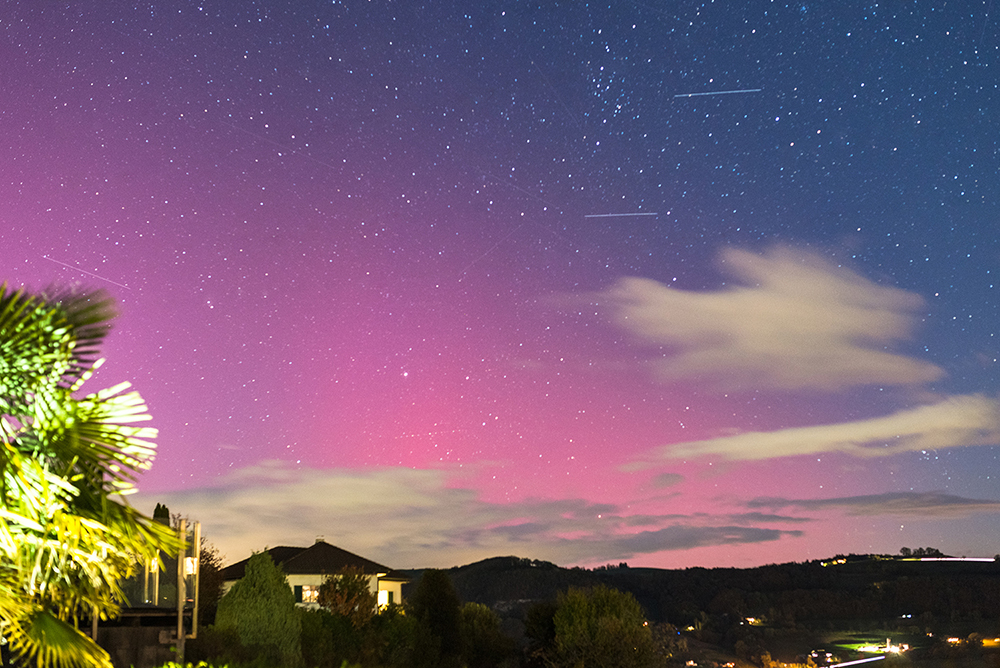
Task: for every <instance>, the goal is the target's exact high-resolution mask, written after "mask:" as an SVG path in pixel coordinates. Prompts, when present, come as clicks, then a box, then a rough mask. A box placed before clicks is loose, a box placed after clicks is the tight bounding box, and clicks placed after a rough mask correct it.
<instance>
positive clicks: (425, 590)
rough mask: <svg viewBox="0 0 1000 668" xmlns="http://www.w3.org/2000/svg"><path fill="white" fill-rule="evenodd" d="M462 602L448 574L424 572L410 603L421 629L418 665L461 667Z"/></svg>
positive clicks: (432, 570) (439, 571)
mask: <svg viewBox="0 0 1000 668" xmlns="http://www.w3.org/2000/svg"><path fill="white" fill-rule="evenodd" d="M459 606H460V602H459V600H458V594H456V593H455V587H454V586H453V585H452V583H451V578H449V577H448V574H447V573H445V572H444V571H441V570H437V569H435V568H429V569H427V570H426V571H424V574H423V576H421V578H420V581H419V582H418V583H417V586H416V588H415V589H414V590H413V594H412V595H411V596H410V600H409V601H408V603H407V609H408V612H409V614H411V615H413V616H414V617H415V618H416V620H417V624H418V625H419V627H420V633H419V635H418V636H417V646H416V647H415V648H414V665H417V666H442V667H447V666H457V665H458V664H459V663H460V662H461V657H462V629H461V613H460V611H459Z"/></svg>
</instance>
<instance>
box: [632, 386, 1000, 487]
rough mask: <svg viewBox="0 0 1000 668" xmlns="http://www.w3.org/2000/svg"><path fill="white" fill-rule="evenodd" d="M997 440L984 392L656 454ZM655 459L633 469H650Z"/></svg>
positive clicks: (905, 447)
mask: <svg viewBox="0 0 1000 668" xmlns="http://www.w3.org/2000/svg"><path fill="white" fill-rule="evenodd" d="M996 443H1000V404H998V402H997V401H996V400H994V399H988V398H986V397H983V396H981V395H964V396H957V397H951V398H948V399H946V400H944V401H940V402H938V403H936V404H930V405H927V406H919V407H917V408H911V409H907V410H901V411H898V412H896V413H893V414H892V415H887V416H884V417H878V418H872V419H869V420H858V421H854V422H842V423H839V424H828V425H819V426H813V427H795V428H791V429H781V430H778V431H752V432H747V433H744V434H737V435H734V436H723V437H720V438H712V439H707V440H703V441H689V442H686V443H674V444H672V445H667V446H662V447H660V448H657V449H656V450H655V451H654V456H653V457H652V458H650V459H652V460H657V461H662V460H667V459H678V458H693V457H701V456H714V457H721V458H722V459H730V460H754V459H770V458H774V457H791V456H794V455H812V454H818V453H823V452H843V453H847V454H850V455H854V456H857V457H886V456H889V455H895V454H898V453H900V452H908V451H913V450H937V449H944V448H957V447H963V446H972V445H992V444H996ZM649 463H651V462H649V461H647V462H646V463H645V464H643V463H639V464H633V465H629V466H627V468H630V469H637V468H644V467H645V466H646V465H648V464H649Z"/></svg>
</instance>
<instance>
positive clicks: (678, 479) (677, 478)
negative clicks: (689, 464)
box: [651, 473, 684, 489]
mask: <svg viewBox="0 0 1000 668" xmlns="http://www.w3.org/2000/svg"><path fill="white" fill-rule="evenodd" d="M651 482H652V484H653V487H658V488H661V489H662V488H665V487H673V486H674V485H679V484H681V483H682V482H684V476H682V475H681V474H680V473H661V474H659V475H658V476H655V477H654V478H653V479H652V481H651Z"/></svg>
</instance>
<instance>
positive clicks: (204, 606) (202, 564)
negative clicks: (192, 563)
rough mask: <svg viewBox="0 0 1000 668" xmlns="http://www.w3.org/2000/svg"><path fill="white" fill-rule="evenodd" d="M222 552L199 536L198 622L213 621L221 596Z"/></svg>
mask: <svg viewBox="0 0 1000 668" xmlns="http://www.w3.org/2000/svg"><path fill="white" fill-rule="evenodd" d="M222 584H223V579H222V554H220V553H219V548H217V547H215V546H214V545H212V544H211V543H209V542H208V539H207V538H206V537H205V536H202V537H201V550H200V551H199V552H198V608H199V610H198V622H199V625H208V624H211V623H213V622H214V621H215V611H216V609H217V608H218V606H219V599H220V598H221V597H222Z"/></svg>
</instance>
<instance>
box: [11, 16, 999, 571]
mask: <svg viewBox="0 0 1000 668" xmlns="http://www.w3.org/2000/svg"><path fill="white" fill-rule="evenodd" d="M994 14H995V10H994V8H993V7H992V3H991V2H989V1H988V0H986V1H982V2H980V1H977V2H973V3H972V4H966V5H961V6H959V5H956V4H955V3H950V4H946V5H944V6H938V3H929V2H923V1H921V0H918V1H916V2H910V3H905V4H904V5H894V4H883V3H856V4H852V5H851V6H833V5H829V4H828V3H827V4H824V3H781V2H772V1H770V0H752V1H750V2H745V3H741V4H739V5H738V6H734V5H732V4H731V3H721V2H690V3H680V4H678V5H676V6H669V7H668V6H666V5H664V6H662V7H661V6H660V5H659V4H658V3H648V2H618V3H589V2H583V3H581V2H544V3H532V2H521V1H512V0H509V1H504V2H500V3H496V4H494V5H491V6H489V7H471V6H468V3H457V2H444V3H433V4H432V5H427V6H423V5H420V4H415V3H407V2H389V1H387V0H372V1H368V0H364V1H361V0H342V1H335V2H297V3H273V2H259V1H253V2H227V1H224V0H223V1H219V2H214V3H209V2H204V3H198V2H186V1H183V0H176V1H175V0H172V1H170V2H167V3H164V4H139V5H133V6H128V7H105V6H91V5H89V4H86V3H74V2H70V3H64V4H60V5H54V4H38V3H17V2H15V3H10V4H9V5H8V11H7V12H6V13H5V16H4V17H3V18H2V19H0V45H2V46H0V48H2V59H3V62H4V63H5V66H4V68H3V72H2V73H0V89H2V90H3V91H4V93H5V95H4V97H5V105H4V108H3V109H2V110H0V129H2V131H3V132H2V134H0V151H2V154H3V155H4V156H5V158H4V160H3V161H2V167H0V241H2V247H3V249H4V262H3V265H4V268H5V272H4V278H5V279H6V280H7V281H8V282H9V283H11V284H13V285H22V284H24V285H28V286H30V287H34V288H40V287H43V286H46V285H49V284H53V283H57V284H80V285H83V286H90V287H100V288H106V289H107V290H108V291H109V292H110V293H111V294H112V295H113V296H114V297H115V298H116V299H117V300H118V302H119V304H120V310H121V316H120V318H119V320H118V322H117V326H116V329H115V331H114V333H113V334H112V336H111V337H110V339H109V341H108V344H107V348H106V351H105V352H106V355H107V357H108V363H107V365H105V367H103V368H102V369H101V371H100V372H99V373H98V374H97V375H96V376H95V379H94V381H93V383H94V388H95V389H97V388H98V387H101V386H104V385H110V384H112V383H115V382H118V381H120V380H129V381H131V382H132V383H133V384H134V386H135V387H136V389H138V390H139V391H140V392H141V394H142V395H143V397H144V398H145V399H146V401H147V403H148V405H149V408H150V412H151V414H152V415H153V416H154V425H155V426H156V427H157V428H158V429H159V432H160V436H159V439H158V443H159V454H158V457H157V460H156V463H155V465H154V467H153V469H152V470H150V471H149V472H148V473H145V474H144V475H143V477H142V480H141V485H140V487H141V489H142V492H141V494H140V496H139V497H138V498H137V500H136V503H137V505H140V506H141V507H143V508H145V506H148V507H149V508H148V510H149V511H150V512H151V509H152V506H153V505H154V504H155V503H157V502H166V503H168V505H169V506H170V508H171V510H172V511H174V512H180V513H183V514H187V515H189V516H190V517H191V518H192V519H198V520H200V521H201V522H202V523H203V525H204V527H205V532H206V534H207V535H208V537H209V539H210V540H211V541H212V542H213V543H215V544H216V545H218V546H219V547H220V548H221V549H222V551H223V552H224V553H226V555H227V556H228V557H229V559H230V560H236V559H241V558H243V557H244V556H246V554H247V553H249V552H250V550H253V549H261V548H262V547H264V546H265V545H276V544H308V542H309V541H311V540H312V539H313V538H314V537H315V536H316V535H319V534H323V535H326V536H327V537H328V538H329V540H331V541H332V542H334V543H336V544H338V545H340V546H342V547H344V548H345V549H349V550H352V551H355V552H359V553H362V554H371V555H372V556H373V558H378V560H380V561H381V562H383V563H390V564H392V565H393V566H394V567H423V566H450V565H455V564H458V563H464V562H468V561H472V560H474V559H478V558H483V557H487V556H495V555H498V554H518V555H519V556H525V557H530V558H541V559H549V560H552V561H556V562H558V563H561V564H583V565H594V564H601V563H605V562H608V561H612V562H617V561H621V560H628V561H629V563H631V564H644V565H655V566H663V567H683V566H692V565H701V566H716V565H738V566H746V565H755V564H760V563H769V562H776V561H786V560H804V559H812V558H824V557H828V556H831V555H832V554H836V553H847V552H880V553H895V552H897V551H898V550H899V548H900V547H902V546H904V545H907V546H911V547H917V546H934V547H938V548H939V549H941V550H943V551H944V552H946V553H949V554H967V555H970V556H973V555H976V556H983V555H986V556H989V555H992V554H994V553H996V552H997V547H996V545H995V542H994V541H992V539H991V536H994V535H996V529H997V528H998V525H1000V495H998V493H997V487H996V477H997V471H998V465H1000V463H998V461H997V457H998V454H1000V403H998V399H997V397H998V387H997V380H996V374H997V357H998V341H997V339H996V337H995V332H996V323H997V322H998V313H997V307H998V299H997V292H996V288H995V283H996V282H995V278H996V275H995V273H996V271H998V269H1000V242H998V241H997V239H998V235H997V225H998V214H1000V210H998V206H997V202H996V197H995V195H994V194H995V193H997V192H1000V177H998V174H1000V144H998V141H1000V140H998V136H997V133H996V123H995V120H994V119H995V117H996V116H997V113H1000V83H998V82H997V72H998V71H1000V70H998V67H1000V62H998V57H1000V31H998V27H997V26H998V24H997V22H996V18H997V17H996V16H995V15H994ZM143 504H144V505H143ZM376 555H378V556H377V557H376Z"/></svg>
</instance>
